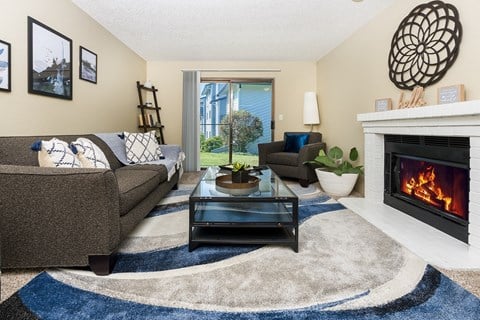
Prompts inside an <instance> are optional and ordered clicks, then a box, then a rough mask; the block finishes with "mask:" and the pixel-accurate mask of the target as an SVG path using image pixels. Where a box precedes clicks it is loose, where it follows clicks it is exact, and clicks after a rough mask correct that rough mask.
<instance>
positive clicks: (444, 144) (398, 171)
mask: <svg viewBox="0 0 480 320" xmlns="http://www.w3.org/2000/svg"><path fill="white" fill-rule="evenodd" d="M469 161H470V141H469V138H465V137H434V136H409V135H385V175H384V176H385V193H384V203H385V204H388V205H390V206H392V207H394V208H396V209H398V210H400V211H403V212H405V213H406V214H409V215H411V216H413V217H415V218H416V219H418V220H420V221H423V222H424V223H427V224H429V225H431V226H433V227H435V228H437V229H439V230H441V231H443V232H445V233H447V234H449V235H451V236H452V237H455V238H457V239H459V240H461V241H463V242H465V243H468V201H469V199H468V197H469V173H470V170H469Z"/></svg>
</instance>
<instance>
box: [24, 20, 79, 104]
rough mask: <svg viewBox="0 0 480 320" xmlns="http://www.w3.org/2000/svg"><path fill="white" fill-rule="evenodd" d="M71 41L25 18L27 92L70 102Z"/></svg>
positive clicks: (71, 87) (71, 84)
mask: <svg viewBox="0 0 480 320" xmlns="http://www.w3.org/2000/svg"><path fill="white" fill-rule="evenodd" d="M72 91H73V81H72V40H71V39H70V38H68V37H66V36H64V35H63V34H61V33H60V32H58V31H55V30H53V29H52V28H50V27H48V26H47V25H45V24H43V23H41V22H40V21H38V20H35V19H34V18H32V17H28V92H29V93H33V94H39V95H44V96H49V97H54V98H60V99H66V100H72Z"/></svg>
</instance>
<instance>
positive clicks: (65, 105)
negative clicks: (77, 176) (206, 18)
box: [0, 0, 146, 135]
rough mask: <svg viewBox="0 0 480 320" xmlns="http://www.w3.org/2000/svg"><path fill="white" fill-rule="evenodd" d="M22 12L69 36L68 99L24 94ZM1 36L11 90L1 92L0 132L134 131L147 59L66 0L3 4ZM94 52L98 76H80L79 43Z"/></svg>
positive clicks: (23, 0)
mask: <svg viewBox="0 0 480 320" xmlns="http://www.w3.org/2000/svg"><path fill="white" fill-rule="evenodd" d="M27 16H31V17H32V18H34V19H36V20H38V21H40V22H42V23H44V24H46V25H47V26H49V27H50V28H52V29H54V30H56V31H58V32H60V33H62V34H63V35H65V36H67V37H69V38H70V39H72V40H73V47H72V49H73V65H72V66H73V100H72V101H69V100H62V99H56V98H50V97H45V96H40V95H34V94H29V93H28V85H27V52H28V49H27ZM0 30H1V31H0V39H1V40H4V41H7V42H9V43H10V44H11V45H12V91H11V92H10V93H5V92H0V135H29V134H32V135H35V134H61V133H86V132H110V131H117V130H131V131H133V130H137V129H136V125H137V123H136V119H137V118H136V115H137V108H136V106H137V104H138V97H137V91H136V85H135V81H136V80H141V81H143V80H144V79H145V75H146V62H145V61H144V60H143V59H142V58H140V57H139V56H138V55H136V54H135V53H133V51H131V50H130V49H128V48H127V47H126V46H125V45H124V44H123V43H121V42H120V41H118V40H117V39H116V38H115V37H113V35H112V34H110V33H109V32H108V31H106V30H105V29H104V28H103V27H101V26H100V25H99V24H98V23H96V22H94V21H93V20H92V19H91V18H90V17H89V16H87V15H86V14H85V13H84V12H83V11H81V10H80V9H79V8H78V7H76V6H75V5H74V4H73V3H72V2H71V1H69V0H42V1H35V0H17V1H14V2H11V3H9V4H4V5H3V6H2V18H1V19H0ZM80 45H81V46H83V47H85V48H87V49H89V50H91V51H93V52H95V53H96V54H97V55H98V74H97V76H98V81H97V84H96V85H95V84H92V83H90V82H87V81H83V80H80V79H79V78H78V77H79V74H78V69H79V67H78V66H79V60H78V59H79V46H80Z"/></svg>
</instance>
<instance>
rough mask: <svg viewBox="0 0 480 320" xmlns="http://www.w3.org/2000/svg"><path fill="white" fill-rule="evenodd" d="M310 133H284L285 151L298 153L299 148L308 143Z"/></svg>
mask: <svg viewBox="0 0 480 320" xmlns="http://www.w3.org/2000/svg"><path fill="white" fill-rule="evenodd" d="M309 137H310V134H308V133H286V134H285V147H284V150H283V151H285V152H295V153H298V152H299V151H300V149H301V148H302V147H303V146H304V145H306V144H307V143H308V139H309Z"/></svg>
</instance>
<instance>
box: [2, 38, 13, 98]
mask: <svg viewBox="0 0 480 320" xmlns="http://www.w3.org/2000/svg"><path fill="white" fill-rule="evenodd" d="M11 55H12V54H11V49H10V43H8V42H5V41H2V40H0V90H1V91H11V90H12V87H11V80H12V76H11V75H12V71H11V65H12V57H11Z"/></svg>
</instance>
